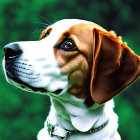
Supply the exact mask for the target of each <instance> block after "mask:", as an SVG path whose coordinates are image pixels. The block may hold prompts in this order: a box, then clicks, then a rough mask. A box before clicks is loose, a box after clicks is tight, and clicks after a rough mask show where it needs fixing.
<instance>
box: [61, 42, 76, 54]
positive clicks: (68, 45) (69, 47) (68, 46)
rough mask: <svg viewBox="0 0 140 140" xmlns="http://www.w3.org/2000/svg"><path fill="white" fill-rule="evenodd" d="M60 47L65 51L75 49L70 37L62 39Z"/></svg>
mask: <svg viewBox="0 0 140 140" xmlns="http://www.w3.org/2000/svg"><path fill="white" fill-rule="evenodd" d="M60 48H61V49H63V50H65V51H76V50H77V47H76V45H75V43H74V42H73V41H72V40H71V39H68V40H66V41H64V42H63V43H62V44H61V45H60Z"/></svg>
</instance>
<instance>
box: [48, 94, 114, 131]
mask: <svg viewBox="0 0 140 140" xmlns="http://www.w3.org/2000/svg"><path fill="white" fill-rule="evenodd" d="M51 102H52V107H51V111H50V115H49V116H48V118H49V119H50V120H52V123H53V124H54V125H58V126H60V127H62V128H64V129H67V130H78V131H81V132H87V131H88V130H90V129H91V128H92V127H93V125H94V127H98V126H100V125H102V124H103V123H104V122H105V121H107V120H109V116H108V114H111V113H112V112H113V111H112V108H113V106H114V104H113V100H111V101H109V102H107V103H106V104H103V105H97V104H96V103H95V104H94V105H93V106H92V107H90V108H88V107H86V105H85V104H84V100H83V99H77V98H75V97H74V96H72V95H70V94H68V93H66V94H63V95H60V96H57V97H56V96H51ZM83 122H86V124H85V123H83Z"/></svg>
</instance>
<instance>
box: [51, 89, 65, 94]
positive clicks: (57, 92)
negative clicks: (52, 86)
mask: <svg viewBox="0 0 140 140" xmlns="http://www.w3.org/2000/svg"><path fill="white" fill-rule="evenodd" d="M62 90H63V89H57V90H55V91H53V93H55V94H60V93H61V92H62Z"/></svg>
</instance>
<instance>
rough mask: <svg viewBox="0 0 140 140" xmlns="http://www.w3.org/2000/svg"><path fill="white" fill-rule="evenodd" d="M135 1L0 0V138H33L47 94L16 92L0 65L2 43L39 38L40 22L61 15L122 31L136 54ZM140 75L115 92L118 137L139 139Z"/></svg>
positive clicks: (139, 24) (138, 11) (138, 15)
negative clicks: (124, 88) (131, 83)
mask: <svg viewBox="0 0 140 140" xmlns="http://www.w3.org/2000/svg"><path fill="white" fill-rule="evenodd" d="M139 6H140V1H138V0H135V1H134V0H108V1H105V0H65V1H62V0H24V1H20V0H1V1H0V61H1V64H0V140H9V139H12V140H25V139H27V140H29V139H30V140H34V139H36V135H37V133H38V131H39V130H40V129H41V128H42V127H43V123H44V121H45V118H46V116H47V114H48V111H49V106H50V101H49V98H48V97H47V96H42V95H37V94H31V93H27V92H25V91H21V90H20V89H17V88H16V87H13V86H12V85H10V84H8V83H7V82H6V80H5V78H4V72H3V70H2V59H3V46H4V45H5V44H7V43H9V42H14V41H20V40H22V41H23V40H38V39H39V36H40V33H41V31H42V30H43V29H44V28H45V27H46V26H45V25H44V24H42V23H45V24H50V23H49V22H48V21H50V22H51V23H54V22H55V21H57V20H60V19H63V18H80V19H86V20H90V21H93V22H95V23H97V24H99V25H101V26H103V27H104V28H106V29H107V30H112V29H113V30H115V31H116V32H117V33H118V35H123V40H124V41H126V42H127V43H128V45H129V46H130V47H131V48H132V49H133V50H134V51H135V52H136V53H137V54H139V55H140V47H139V44H140V39H139V33H140V8H139ZM139 92H140V80H137V81H136V82H135V83H134V84H133V85H131V86H130V87H129V88H127V89H126V90H125V91H123V93H121V94H120V95H119V96H117V97H115V106H116V108H115V111H116V112H117V114H118V116H119V133H120V135H121V136H122V139H123V140H139V139H140V133H139V131H140V130H139V129H140V102H139V99H140V94H139Z"/></svg>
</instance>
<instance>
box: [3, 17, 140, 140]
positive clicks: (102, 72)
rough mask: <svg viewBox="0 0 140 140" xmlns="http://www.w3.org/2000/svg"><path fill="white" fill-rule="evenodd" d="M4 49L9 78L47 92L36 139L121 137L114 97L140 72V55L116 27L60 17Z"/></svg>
mask: <svg viewBox="0 0 140 140" xmlns="http://www.w3.org/2000/svg"><path fill="white" fill-rule="evenodd" d="M4 54H5V58H4V60H3V66H4V71H5V75H6V79H7V80H8V82H10V83H12V84H14V85H15V84H16V85H17V86H18V87H21V88H22V89H25V90H28V91H33V92H37V93H41V94H43V95H48V96H50V99H51V103H52V105H51V109H50V113H49V116H48V117H47V119H46V122H45V124H44V128H43V129H42V130H41V131H40V132H39V133H38V136H37V137H38V140H93V139H94V140H120V136H119V134H118V132H117V128H118V117H117V115H116V114H115V113H114V111H113V107H114V103H113V99H112V98H113V97H114V96H115V95H117V94H119V93H120V92H121V91H122V90H124V89H125V88H126V87H127V86H129V85H130V84H131V83H133V82H134V81H135V80H136V79H137V78H138V77H139V75H140V58H139V56H137V55H135V54H134V52H133V51H131V50H130V49H129V48H128V47H127V44H126V43H123V42H122V40H121V37H117V36H116V34H115V32H113V31H110V32H108V31H107V30H105V29H104V28H102V27H100V26H99V25H97V24H95V23H93V22H89V21H85V20H78V19H64V20H60V21H58V22H56V23H54V24H53V25H50V26H49V27H47V28H46V29H45V30H44V31H43V32H42V34H41V37H40V40H39V41H23V42H14V43H10V44H8V45H6V46H5V47H4Z"/></svg>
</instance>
